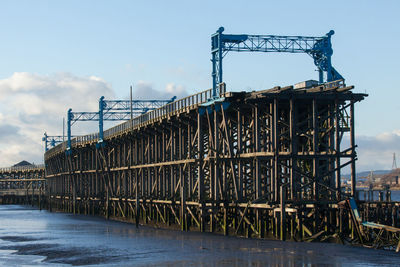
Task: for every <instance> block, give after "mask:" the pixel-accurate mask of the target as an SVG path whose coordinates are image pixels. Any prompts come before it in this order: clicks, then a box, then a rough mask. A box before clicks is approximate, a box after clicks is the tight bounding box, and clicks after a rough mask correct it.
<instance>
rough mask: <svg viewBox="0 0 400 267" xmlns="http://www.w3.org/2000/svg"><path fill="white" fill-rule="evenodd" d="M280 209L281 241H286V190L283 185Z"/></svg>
mask: <svg viewBox="0 0 400 267" xmlns="http://www.w3.org/2000/svg"><path fill="white" fill-rule="evenodd" d="M280 193H281V195H280V207H281V214H280V215H281V218H280V230H281V232H280V238H281V240H286V210H285V196H286V188H285V186H283V185H281V187H280Z"/></svg>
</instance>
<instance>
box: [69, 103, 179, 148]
mask: <svg viewBox="0 0 400 267" xmlns="http://www.w3.org/2000/svg"><path fill="white" fill-rule="evenodd" d="M175 99H176V96H173V97H172V98H171V99H167V100H133V101H132V102H131V101H130V100H104V96H102V97H100V99H99V111H98V112H72V109H69V110H68V116H67V118H68V119H67V138H68V139H67V152H68V151H70V150H71V127H72V125H73V124H74V123H75V122H77V121H98V122H99V140H98V142H99V143H101V145H100V146H97V147H101V146H103V145H104V140H103V139H104V121H126V120H130V118H131V109H132V112H133V113H134V117H136V116H139V115H141V114H143V113H146V112H148V111H150V110H154V109H157V108H161V107H162V106H164V105H166V104H169V103H171V102H173V101H175ZM131 105H132V108H131Z"/></svg>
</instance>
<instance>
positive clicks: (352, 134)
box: [350, 100, 357, 198]
mask: <svg viewBox="0 0 400 267" xmlns="http://www.w3.org/2000/svg"><path fill="white" fill-rule="evenodd" d="M355 146H356V143H355V129H354V102H353V100H351V104H350V147H351V196H352V197H354V198H356V197H357V196H356V161H355V160H356V147H355Z"/></svg>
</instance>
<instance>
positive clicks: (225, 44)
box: [211, 27, 344, 98]
mask: <svg viewBox="0 0 400 267" xmlns="http://www.w3.org/2000/svg"><path fill="white" fill-rule="evenodd" d="M223 31H224V28H223V27H220V28H219V29H218V30H217V32H216V33H214V34H212V35H211V61H212V85H213V87H212V88H213V98H218V97H219V96H220V93H219V87H218V85H219V84H220V83H222V82H223V80H222V59H223V58H224V57H225V55H226V54H227V53H228V52H229V51H236V52H286V53H306V54H308V55H310V56H311V57H312V58H313V59H314V64H315V65H316V66H317V68H318V72H319V82H320V83H321V84H322V83H324V82H325V81H326V82H332V81H335V80H341V79H344V78H343V77H342V75H340V74H339V72H337V71H336V69H335V68H334V67H333V66H332V63H331V57H332V54H333V49H332V43H331V36H332V35H333V34H334V33H335V32H334V31H333V30H331V31H330V32H329V33H327V34H326V35H325V36H322V37H309V36H276V35H247V34H223ZM324 76H326V80H325V79H324Z"/></svg>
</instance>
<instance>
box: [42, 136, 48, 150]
mask: <svg viewBox="0 0 400 267" xmlns="http://www.w3.org/2000/svg"><path fill="white" fill-rule="evenodd" d="M42 141H44V151H45V152H46V151H47V150H49V149H48V147H47V143H48V139H47V133H46V132H45V133H44V136H43V137H42Z"/></svg>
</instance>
